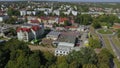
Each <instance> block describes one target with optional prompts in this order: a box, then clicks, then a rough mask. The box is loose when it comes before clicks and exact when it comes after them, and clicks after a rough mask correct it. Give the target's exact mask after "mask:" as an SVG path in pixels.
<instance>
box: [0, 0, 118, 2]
mask: <svg viewBox="0 0 120 68" xmlns="http://www.w3.org/2000/svg"><path fill="white" fill-rule="evenodd" d="M0 1H29V0H0ZM30 1H59V2H120V0H74V1H73V0H30Z"/></svg>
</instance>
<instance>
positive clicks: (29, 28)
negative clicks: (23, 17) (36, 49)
mask: <svg viewBox="0 0 120 68" xmlns="http://www.w3.org/2000/svg"><path fill="white" fill-rule="evenodd" d="M43 33H44V26H43V25H38V24H35V25H33V24H26V25H23V26H21V27H19V28H17V37H18V40H22V41H25V42H28V41H31V40H34V39H37V38H40V36H41V35H42V34H43Z"/></svg>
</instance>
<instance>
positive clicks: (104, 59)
mask: <svg viewBox="0 0 120 68" xmlns="http://www.w3.org/2000/svg"><path fill="white" fill-rule="evenodd" d="M111 61H113V55H112V54H111V53H110V52H109V51H108V50H107V49H102V51H101V52H100V53H99V54H98V66H99V67H100V68H103V67H105V68H109V67H110V63H111Z"/></svg>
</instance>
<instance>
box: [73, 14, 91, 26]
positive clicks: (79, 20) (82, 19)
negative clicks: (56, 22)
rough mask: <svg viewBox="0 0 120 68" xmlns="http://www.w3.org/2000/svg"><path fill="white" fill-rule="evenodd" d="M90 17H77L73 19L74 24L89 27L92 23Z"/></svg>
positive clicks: (85, 15)
mask: <svg viewBox="0 0 120 68" xmlns="http://www.w3.org/2000/svg"><path fill="white" fill-rule="evenodd" d="M92 21H93V20H92V17H91V16H90V15H87V14H84V15H78V16H77V17H76V18H75V22H76V23H78V24H81V25H89V24H91V22H92Z"/></svg>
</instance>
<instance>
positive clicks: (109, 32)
mask: <svg viewBox="0 0 120 68" xmlns="http://www.w3.org/2000/svg"><path fill="white" fill-rule="evenodd" d="M98 32H99V33H101V34H112V33H113V32H112V31H110V30H104V29H100V30H98Z"/></svg>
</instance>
